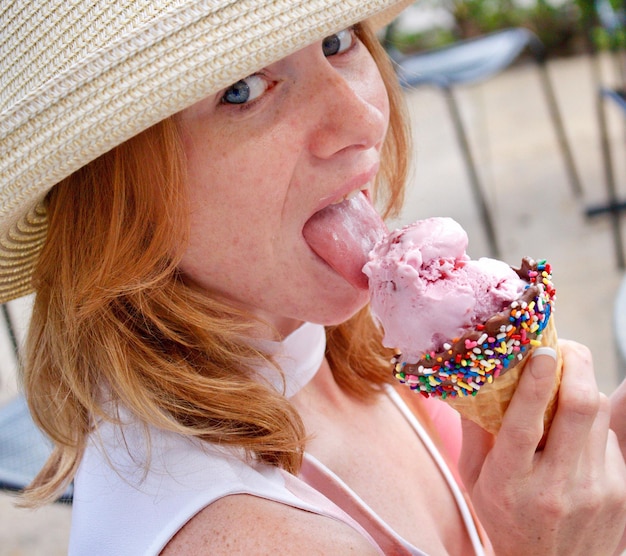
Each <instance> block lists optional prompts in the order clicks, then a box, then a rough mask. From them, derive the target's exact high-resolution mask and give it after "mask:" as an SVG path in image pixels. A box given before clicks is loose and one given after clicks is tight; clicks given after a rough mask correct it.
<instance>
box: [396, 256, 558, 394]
mask: <svg viewBox="0 0 626 556" xmlns="http://www.w3.org/2000/svg"><path fill="white" fill-rule="evenodd" d="M513 270H515V272H516V273H517V275H518V276H519V277H520V278H521V279H522V280H525V281H527V282H528V286H527V287H526V289H525V291H524V293H523V294H522V295H521V296H520V297H519V298H518V299H516V300H515V301H513V302H512V303H511V304H510V305H509V306H508V307H507V308H506V309H504V310H502V311H500V312H499V313H496V314H495V315H493V316H492V317H490V318H489V319H488V320H487V321H486V322H484V323H481V324H479V325H476V326H475V327H474V328H473V329H471V330H468V331H467V332H466V333H465V334H464V335H463V336H461V337H460V338H455V339H453V340H452V341H451V342H450V343H445V344H444V345H443V347H442V349H441V350H440V351H438V352H429V353H424V354H423V355H422V357H421V358H420V360H419V361H418V362H417V363H412V364H408V363H404V362H402V355H401V354H398V355H396V356H395V357H394V359H393V365H394V375H395V376H396V378H397V379H398V380H400V382H403V383H406V384H407V385H408V386H409V387H410V388H411V389H412V390H416V391H419V392H420V393H422V394H423V395H425V396H426V397H430V396H440V397H442V398H446V397H447V396H467V395H475V394H476V393H477V392H478V390H479V389H480V387H481V386H482V385H483V384H487V383H489V382H492V381H493V380H494V378H497V377H498V376H500V375H501V374H503V373H505V372H507V371H508V370H509V369H511V368H512V367H514V366H515V365H517V364H518V363H519V362H520V361H521V360H522V359H523V358H524V357H525V355H527V353H528V352H529V351H530V349H531V348H532V347H534V346H537V345H539V344H540V340H541V333H542V332H543V329H544V328H545V326H546V325H547V323H548V320H549V318H550V314H551V312H552V306H553V303H554V298H555V293H556V292H555V289H554V287H553V285H552V281H551V279H552V274H551V268H550V265H549V264H547V263H546V262H545V261H539V262H536V261H534V260H533V259H531V258H529V257H525V258H524V259H522V264H521V266H520V268H513Z"/></svg>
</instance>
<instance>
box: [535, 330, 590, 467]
mask: <svg viewBox="0 0 626 556" xmlns="http://www.w3.org/2000/svg"><path fill="white" fill-rule="evenodd" d="M561 352H562V355H563V377H562V380H561V387H560V390H559V400H558V406H557V410H556V413H555V416H554V420H553V422H552V427H551V429H550V434H549V436H548V440H547V442H546V446H545V448H544V455H545V456H546V457H547V458H548V461H552V462H558V463H559V464H560V463H561V462H563V461H569V462H571V464H570V469H571V467H572V466H575V465H577V462H578V457H577V455H578V456H579V455H580V454H581V453H582V451H583V449H584V447H585V446H586V445H587V442H588V436H589V432H590V430H591V427H592V425H593V424H594V421H595V419H596V416H597V414H598V408H599V404H600V395H599V392H598V387H597V385H596V381H595V377H594V373H593V365H592V362H591V353H590V352H589V350H588V349H587V348H585V347H584V346H581V345H580V344H577V343H574V342H564V343H563V344H562V345H561ZM559 469H561V470H562V472H563V473H568V472H569V469H568V468H567V467H566V466H563V465H560V467H559Z"/></svg>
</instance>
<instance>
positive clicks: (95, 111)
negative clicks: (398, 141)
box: [0, 0, 411, 303]
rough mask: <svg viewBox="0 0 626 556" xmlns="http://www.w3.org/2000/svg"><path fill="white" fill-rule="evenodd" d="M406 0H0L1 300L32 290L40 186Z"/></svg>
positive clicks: (40, 224)
mask: <svg viewBox="0 0 626 556" xmlns="http://www.w3.org/2000/svg"><path fill="white" fill-rule="evenodd" d="M410 3H411V1H410V0H63V1H50V0H41V1H37V2H33V1H32V0H0V303H2V302H5V301H9V300H10V299H13V298H16V297H19V296H21V295H25V294H27V293H29V292H31V291H32V287H31V272H32V268H33V266H34V264H35V262H36V260H37V255H38V253H39V250H40V248H41V246H42V244H43V242H44V240H45V236H46V213H45V208H44V207H43V203H42V200H43V198H44V196H45V194H46V192H47V191H48V190H49V189H50V188H51V187H52V186H53V185H54V184H56V183H58V182H59V181H60V180H62V179H63V178H65V177H67V176H68V175H70V174H71V173H72V172H74V171H76V170H77V169H78V168H80V167H81V166H84V165H85V164H87V163H89V162H90V161H92V160H94V159H95V158H97V157H98V156H100V155H101V154H103V153H105V152H107V151H108V150H110V149H111V148H113V147H115V146H116V145H118V144H120V143H122V142H124V141H125V140H127V139H129V138H130V137H132V136H134V135H136V134H138V133H139V132H141V131H143V130H144V129H146V128H148V127H149V126H151V125H153V124H155V123H156V122H158V121H160V120H162V119H164V118H166V117H168V116H171V115H172V114H175V113H176V112H178V111H180V110H182V109H183V108H185V107H187V106H189V105H191V104H193V103H194V102H197V101H198V100H200V99H202V98H204V97H206V96H208V95H210V94H212V93H215V92H216V91H218V90H220V89H222V88H224V87H227V86H229V85H231V84H232V83H235V82H236V81H238V80H239V79H242V78H244V77H246V76H248V75H250V74H251V73H254V72H255V71H258V70H259V69H261V68H263V67H265V66H267V65H269V64H271V63H272V62H275V61H276V60H279V59H280V58H283V57H285V56H286V55H288V54H290V53H292V52H295V51H296V50H298V49H300V48H302V47H304V46H306V45H307V44H310V43H312V42H315V41H316V40H319V39H321V38H323V37H325V36H328V35H329V34H332V33H333V32H336V31H338V30H340V29H342V28H345V27H348V26H349V25H352V24H354V23H356V22H358V21H362V20H364V19H368V18H369V19H371V20H372V21H373V22H374V24H375V25H377V26H381V25H383V24H385V23H386V22H388V21H390V20H391V19H392V18H393V17H394V16H395V15H397V14H398V13H399V12H400V11H401V9H402V8H404V7H405V6H407V5H408V4H410Z"/></svg>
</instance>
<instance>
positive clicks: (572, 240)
mask: <svg viewBox="0 0 626 556" xmlns="http://www.w3.org/2000/svg"><path fill="white" fill-rule="evenodd" d="M550 72H551V75H552V77H553V80H554V82H555V85H556V88H557V96H558V101H559V104H560V106H561V109H562V112H563V114H564V117H565V120H566V127H567V130H568V133H569V134H570V137H571V143H572V147H573V149H574V153H575V157H576V162H577V165H578V168H579V171H580V174H581V178H582V181H583V185H584V198H583V199H578V198H576V197H575V196H574V195H573V194H572V191H571V189H570V187H569V185H568V182H567V181H566V179H565V172H564V168H563V164H562V161H561V158H560V156H559V153H558V151H557V149H556V142H555V139H554V134H553V132H552V128H551V126H550V123H549V121H548V118H547V112H546V109H545V104H544V102H543V98H542V96H541V93H540V88H539V81H538V77H537V73H536V69H535V68H534V67H533V66H532V65H529V66H525V65H524V66H521V67H517V68H515V69H514V70H511V71H508V72H506V73H505V74H502V75H501V76H499V77H498V78H496V79H494V80H492V81H489V82H488V83H486V84H484V85H481V86H477V87H473V88H471V89H468V90H464V91H461V92H460V95H459V97H460V101H461V106H462V111H463V114H464V117H465V118H466V121H467V122H469V124H470V125H469V127H470V129H471V132H472V133H471V135H472V144H473V145H474V146H475V147H476V150H477V155H478V159H479V161H480V168H481V173H482V174H483V176H484V179H485V183H486V190H487V196H488V198H489V201H490V204H491V206H492V207H493V214H494V217H495V221H496V228H497V230H498V235H499V238H500V240H501V245H502V250H503V253H504V254H503V258H504V259H505V260H506V261H507V262H509V263H511V264H517V263H518V262H519V260H520V258H521V257H522V256H524V255H530V256H533V257H535V258H541V257H545V258H548V259H549V260H550V261H551V262H552V264H553V266H554V271H555V275H554V280H555V283H556V285H557V290H558V308H557V312H556V318H557V325H558V328H559V332H560V335H561V336H562V337H567V338H572V339H575V340H579V341H582V342H585V343H587V344H588V345H589V346H590V347H591V348H592V350H593V353H594V358H595V362H596V368H597V374H598V382H599V383H600V385H601V387H602V389H603V390H604V391H606V392H610V391H611V390H612V389H613V388H614V387H615V385H616V384H617V380H618V378H617V377H618V358H617V356H616V351H615V343H614V331H613V305H614V300H615V296H616V293H617V290H618V286H619V284H620V281H621V278H622V273H621V272H619V271H618V270H617V269H616V265H615V258H614V254H613V243H612V239H611V235H610V227H609V223H608V220H607V219H605V218H600V219H596V220H593V221H589V220H587V219H586V218H585V217H584V216H583V208H584V206H585V204H587V203H595V202H598V201H601V200H602V199H603V198H604V193H603V192H604V189H603V188H604V186H603V178H602V168H601V164H600V154H599V148H598V137H597V128H596V124H595V119H594V104H593V88H592V84H591V77H590V69H589V60H588V59H586V58H584V57H582V58H574V59H566V60H559V61H555V62H552V63H551V64H550ZM408 97H409V104H410V109H411V115H412V119H413V121H414V128H415V137H416V139H415V147H416V151H417V164H416V167H415V171H414V175H413V180H412V181H413V185H412V187H411V190H410V193H409V196H408V199H407V209H406V211H405V214H404V215H403V218H402V221H403V222H409V221H412V220H414V219H416V218H422V217H426V216H430V215H449V216H452V217H454V218H456V219H457V220H458V221H459V222H461V224H462V225H463V226H464V227H465V228H466V229H467V231H468V233H469V236H470V254H472V256H474V257H476V256H483V255H486V254H487V247H486V242H485V239H484V234H483V230H482V228H481V225H480V222H479V221H478V219H477V216H476V211H475V208H474V204H473V202H472V199H471V196H470V193H469V186H468V183H467V178H466V174H465V171H464V168H463V166H462V164H461V160H460V157H459V151H458V149H457V147H456V144H455V140H454V135H453V132H452V127H451V123H450V119H449V117H448V114H447V112H446V109H445V105H444V103H443V100H442V97H441V95H440V94H439V93H438V92H437V91H433V90H426V89H423V90H418V91H415V92H412V93H411V94H409V95H408ZM618 116H619V115H618V114H617V113H616V112H613V118H612V122H611V135H612V139H613V142H614V144H615V146H616V149H617V148H619V147H620V145H621V148H622V150H621V151H620V156H619V160H618V166H619V167H618V176H619V181H620V183H622V184H623V185H624V186H626V168H625V167H624V166H625V163H626V159H625V157H623V154H622V153H623V143H620V141H621V140H622V138H623V135H622V133H623V131H624V128H623V126H621V125H620V124H621V121H620V119H619V117H618ZM14 309H16V310H22V309H21V306H20V307H14ZM1 347H2V346H0V348H1ZM9 357H10V356H9V355H7V354H6V351H5V352H4V355H1V358H0V366H1V367H2V368H1V370H2V373H3V374H4V378H3V383H2V386H3V389H2V392H3V395H4V396H5V398H6V397H7V396H8V395H9V393H10V392H12V391H14V386H13V383H12V379H11V374H12V369H13V366H12V362H11V361H10V358H9ZM0 378H2V375H1V374H0ZM69 519H70V510H69V508H67V507H62V506H58V505H56V506H51V507H49V508H45V509H43V510H40V511H37V512H34V513H33V512H29V511H25V510H19V509H16V508H15V507H14V505H13V499H12V497H10V496H7V495H2V496H0V556H18V555H20V556H21V555H28V556H37V555H46V556H51V555H55V554H64V553H65V550H66V547H67V531H68V524H69Z"/></svg>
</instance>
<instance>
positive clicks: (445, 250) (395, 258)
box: [363, 218, 528, 363]
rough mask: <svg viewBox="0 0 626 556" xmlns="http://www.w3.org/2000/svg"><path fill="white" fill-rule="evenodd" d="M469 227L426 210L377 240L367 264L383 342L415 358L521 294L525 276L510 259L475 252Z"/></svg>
mask: <svg viewBox="0 0 626 556" xmlns="http://www.w3.org/2000/svg"><path fill="white" fill-rule="evenodd" d="M467 244H468V238H467V234H466V233H465V230H463V228H462V227H461V226H460V225H459V224H458V223H457V222H455V221H454V220H452V219H451V218H429V219H426V220H421V221H418V222H416V223H414V224H411V225H409V226H405V227H404V228H402V229H400V230H395V231H393V232H391V233H390V234H388V235H387V236H386V237H385V238H384V239H383V240H381V241H379V242H378V243H377V244H376V246H375V247H374V249H373V250H372V251H371V252H370V254H369V261H368V262H367V263H366V264H365V266H364V267H363V272H364V273H365V274H366V275H367V277H368V279H369V287H370V294H371V309H372V312H373V314H374V316H375V317H376V318H377V319H378V320H379V321H380V322H381V323H382V325H383V328H384V339H383V344H384V345H385V346H386V347H390V348H395V349H398V350H400V351H401V352H402V354H403V359H404V361H405V362H407V363H415V362H417V361H418V360H419V358H420V357H421V356H422V355H423V354H424V352H430V351H438V350H440V349H441V347H442V345H443V344H444V342H448V341H450V340H452V339H454V338H458V337H460V336H461V335H462V334H463V332H464V331H465V330H467V329H468V328H470V327H472V326H474V325H476V324H477V323H481V322H484V321H485V320H486V319H488V318H489V317H490V316H491V315H493V314H494V313H498V312H500V311H502V310H503V309H504V308H505V307H506V306H507V305H509V304H510V303H511V301H512V300H515V299H517V298H519V297H520V296H521V294H522V293H523V292H524V289H525V288H526V287H527V284H528V283H527V282H526V281H524V280H522V279H521V278H520V277H519V276H518V274H517V273H516V272H515V271H514V270H513V269H512V268H511V267H510V266H509V265H508V264H506V263H504V262H502V261H497V260H494V259H488V258H481V259H478V260H471V259H470V258H469V257H468V255H467V254H466V252H465V251H466V248H467Z"/></svg>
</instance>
